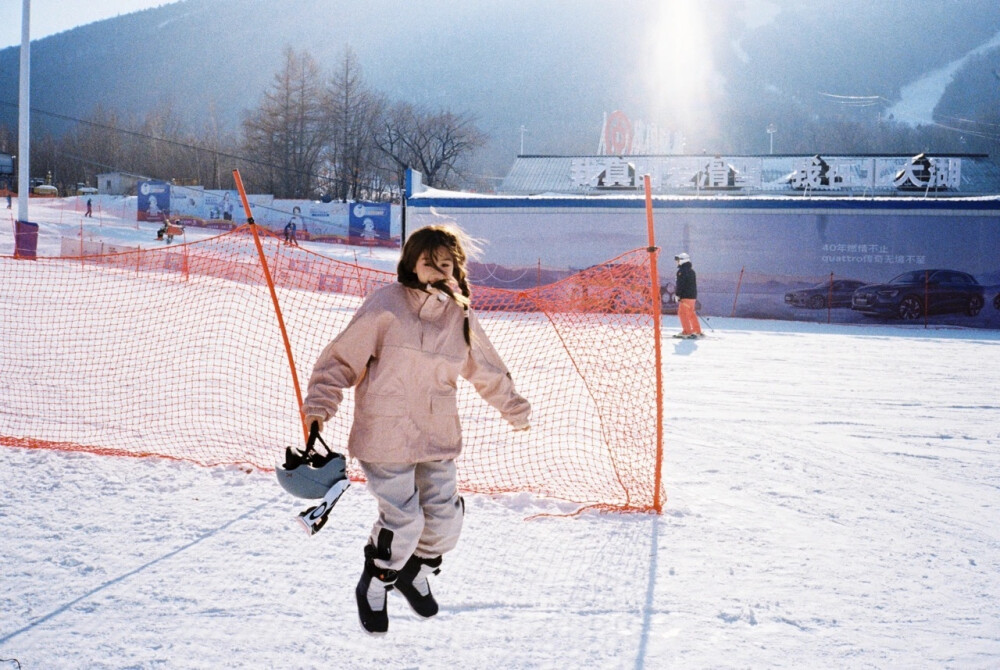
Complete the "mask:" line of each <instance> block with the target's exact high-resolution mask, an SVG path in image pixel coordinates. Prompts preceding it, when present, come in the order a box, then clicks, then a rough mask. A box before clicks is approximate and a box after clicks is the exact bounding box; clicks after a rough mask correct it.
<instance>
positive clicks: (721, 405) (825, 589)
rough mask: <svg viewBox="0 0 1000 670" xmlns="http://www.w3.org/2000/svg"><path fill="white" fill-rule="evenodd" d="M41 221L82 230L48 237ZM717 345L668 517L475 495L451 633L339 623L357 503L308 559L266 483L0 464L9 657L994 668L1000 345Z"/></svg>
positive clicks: (673, 431) (738, 341)
mask: <svg viewBox="0 0 1000 670" xmlns="http://www.w3.org/2000/svg"><path fill="white" fill-rule="evenodd" d="M32 205H33V208H34V203H32ZM32 218H33V219H36V217H35V216H32ZM36 220H37V219H36ZM52 225H61V226H65V227H66V230H67V231H68V230H70V229H71V228H72V227H73V226H76V227H77V228H78V227H79V221H76V220H74V221H69V222H66V223H64V224H46V225H45V226H44V228H45V229H46V230H45V231H43V240H45V239H49V238H50V237H56V233H54V232H52V231H51V230H49V228H50V226H52ZM88 225H89V224H88ZM128 225H134V223H133V224H127V223H123V224H122V226H123V227H127V226H128ZM8 231H9V228H7V229H6V230H0V253H9V248H10V245H11V242H10V239H9V232H8ZM147 232H148V231H147ZM118 234H120V235H122V236H125V233H124V232H119V233H118ZM49 242H51V240H49ZM152 244H155V243H151V245H152ZM4 245H6V246H4ZM318 246H322V247H324V248H332V247H331V245H318ZM349 251H350V250H347V251H345V252H344V253H348V252H349ZM321 252H322V251H321ZM365 253H367V252H365ZM390 261H391V259H388V258H387V259H384V262H385V263H389V262H390ZM664 324H665V331H666V332H667V333H670V332H673V330H674V329H676V328H677V327H678V324H677V320H676V317H673V316H666V317H664ZM709 325H710V328H711V329H706V330H707V332H708V334H709V337H708V338H707V339H705V340H702V341H694V342H692V341H686V340H685V341H681V340H672V339H667V340H665V354H666V355H665V362H664V372H665V384H666V398H665V403H664V411H665V418H666V436H665V462H664V467H663V477H664V488H665V491H666V494H667V502H666V506H665V510H664V513H663V514H662V515H661V516H655V515H619V514H607V513H601V512H597V511H586V512H583V513H581V514H579V515H576V516H561V515H560V514H561V513H562V512H565V511H566V507H565V505H564V504H557V503H555V502H552V501H548V500H545V499H542V498H537V497H533V496H529V495H524V494H522V495H507V496H482V495H475V496H469V497H468V499H467V516H466V527H465V531H464V534H463V537H462V540H461V542H460V543H459V546H458V548H457V549H456V550H455V551H454V552H452V553H451V554H449V555H448V556H446V557H445V563H444V566H443V570H442V573H441V575H439V576H438V577H436V578H434V581H433V587H434V589H435V593H436V594H437V596H438V599H439V601H440V602H441V607H442V610H441V613H440V614H439V615H438V616H437V617H436V618H435V619H432V620H429V621H423V620H418V618H417V617H416V615H414V614H413V613H412V612H410V611H409V608H408V607H407V606H406V604H405V601H403V600H402V599H401V598H399V597H398V596H396V595H392V594H391V595H390V601H389V609H390V630H389V633H388V635H386V636H385V637H382V638H373V637H370V636H368V635H366V634H365V633H363V632H362V631H361V629H360V626H359V625H358V623H357V615H356V611H355V606H354V596H353V588H354V584H355V583H356V580H357V577H358V575H359V573H360V568H361V550H362V546H363V544H364V542H365V540H366V538H367V533H368V529H369V527H370V524H371V522H372V520H373V519H374V516H375V513H376V510H375V505H374V502H373V501H372V499H371V497H370V496H368V495H367V493H366V492H365V490H364V486H363V485H362V484H356V485H355V486H353V487H352V488H351V489H350V490H349V491H348V492H347V494H345V496H344V498H343V499H342V500H341V502H340V503H339V504H338V506H337V507H336V509H335V510H334V513H333V516H332V518H331V520H330V523H329V524H328V525H327V526H326V528H324V529H323V530H322V532H320V533H319V534H318V535H316V536H314V537H306V536H305V535H304V534H303V533H302V532H301V531H300V530H299V529H298V528H297V526H296V524H295V523H294V522H293V516H294V515H295V513H296V512H297V511H299V510H300V509H301V507H302V506H301V505H300V504H299V502H300V501H296V500H293V499H290V498H289V497H288V496H287V494H285V493H284V492H283V491H282V490H281V489H280V487H278V486H277V485H276V482H275V481H274V475H273V474H269V473H264V472H257V471H246V470H244V469H241V468H238V467H235V466H230V467H215V468H201V467H197V466H194V465H190V464H186V463H179V462H172V461H166V460H160V459H154V458H144V459H143V458H135V459H133V458H118V457H108V456H95V455H90V454H81V453H65V452H58V451H45V450H29V449H21V448H10V447H0V491H2V492H3V494H2V496H0V537H2V538H4V539H3V541H2V542H0V612H2V613H3V614H2V616H0V659H17V661H18V662H19V664H20V667H22V668H54V669H58V668H83V667H86V668H257V667H260V668H272V667H279V668H319V667H337V668H373V667H381V668H594V667H596V668H675V667H676V668H778V667H792V668H815V667H824V668H872V667H878V668H928V667H934V668H983V669H986V668H995V667H998V666H1000V525H998V524H997V522H996V520H997V518H998V513H1000V400H998V395H997V392H996V371H997V370H998V369H1000V332H997V331H983V330H964V329H958V328H946V329H924V328H923V327H921V326H912V327H911V326H873V325H866V326H854V325H851V326H836V325H825V324H809V323H798V322H769V321H751V320H740V319H724V318H715V317H713V318H711V319H710V322H709ZM3 388H4V385H3V383H2V380H0V402H3ZM538 514H542V516H536V515H538ZM6 667H16V666H15V664H14V662H13V661H11V660H7V661H0V668H6Z"/></svg>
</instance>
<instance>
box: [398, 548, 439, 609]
mask: <svg viewBox="0 0 1000 670" xmlns="http://www.w3.org/2000/svg"><path fill="white" fill-rule="evenodd" d="M439 572H441V557H440V556H436V557H434V558H420V557H418V556H416V555H414V556H410V560H408V561H407V562H406V565H404V566H403V569H402V570H400V571H399V574H398V576H397V577H396V590H397V591H399V592H400V593H401V594H403V597H404V598H406V602H408V603H410V607H412V608H413V611H414V612H416V613H417V614H419V615H420V616H422V617H424V618H427V617H432V616H434V615H435V614H437V613H438V604H437V601H436V600H434V594H432V593H431V585H430V582H429V581H428V577H430V576H431V575H436V574H438V573H439Z"/></svg>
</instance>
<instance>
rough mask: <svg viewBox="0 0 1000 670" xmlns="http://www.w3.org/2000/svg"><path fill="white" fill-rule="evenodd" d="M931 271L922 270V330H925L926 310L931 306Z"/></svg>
mask: <svg viewBox="0 0 1000 670" xmlns="http://www.w3.org/2000/svg"><path fill="white" fill-rule="evenodd" d="M930 284H931V271H930V270H924V328H927V308H928V307H929V306H930V304H931V296H930V292H931V289H930Z"/></svg>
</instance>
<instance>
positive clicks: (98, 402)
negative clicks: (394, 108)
mask: <svg viewBox="0 0 1000 670" xmlns="http://www.w3.org/2000/svg"><path fill="white" fill-rule="evenodd" d="M249 230H250V229H249V227H248V226H243V227H241V228H238V229H236V230H234V231H232V232H227V233H224V234H222V235H219V236H217V237H213V238H209V239H206V240H202V241H199V242H192V243H187V244H181V245H174V246H171V247H168V248H162V249H161V248H158V249H155V250H132V251H123V252H120V253H112V254H100V255H91V256H80V255H78V254H79V250H80V243H79V242H78V241H72V242H70V243H69V244H67V245H66V247H65V248H64V249H63V253H64V254H70V255H64V256H63V257H60V258H38V259H37V260H19V259H14V258H10V257H0V276H2V277H3V282H2V283H0V314H2V317H0V340H2V342H3V346H2V348H0V401H2V402H0V444H4V445H11V446H34V447H44V448H63V449H84V450H88V451H93V452H96V453H107V454H119V455H120V454H132V455H158V456H163V457H168V458H177V459H184V460H189V461H193V462H197V463H201V464H221V463H246V464H249V465H252V466H254V467H259V468H265V469H269V468H273V466H274V464H275V461H276V460H277V459H278V458H279V457H280V456H281V455H282V453H283V450H284V447H285V446H286V445H290V444H299V443H301V441H302V426H301V421H300V417H299V408H298V402H297V399H296V395H295V390H294V388H293V383H292V375H291V371H290V369H289V364H288V358H287V356H286V351H285V347H284V345H283V341H282V336H281V334H280V333H279V329H278V322H277V319H276V314H275V311H274V307H273V305H272V301H271V297H270V295H269V290H268V287H267V285H266V283H265V279H264V275H263V271H262V266H261V263H260V258H259V256H258V254H257V250H256V249H255V246H254V241H253V237H252V236H251V235H250V234H249V232H248V231H249ZM259 233H260V237H261V243H262V249H263V253H264V257H265V258H266V260H267V265H268V267H269V269H270V272H271V273H272V275H273V279H274V285H275V290H276V293H277V297H278V300H279V302H280V306H281V312H282V314H283V319H284V323H285V326H286V329H287V333H288V339H289V344H290V347H291V350H292V353H293V355H294V356H293V357H294V361H295V364H296V366H297V368H298V369H297V375H298V378H299V379H300V380H302V381H303V383H304V382H305V380H308V378H309V374H310V372H311V369H312V365H313V363H314V362H315V360H316V358H317V357H318V355H319V353H320V351H321V349H322V348H323V347H324V346H325V345H326V343H327V342H328V341H329V340H330V339H332V338H333V337H334V336H335V335H336V334H337V333H338V332H340V330H341V329H342V328H343V327H344V326H345V325H346V324H347V322H348V321H349V319H350V318H351V316H352V315H353V313H354V311H355V309H356V308H357V307H358V305H359V304H360V303H361V300H362V297H363V296H364V295H365V294H367V293H368V292H369V291H370V290H372V289H373V288H374V287H376V286H379V285H382V284H385V283H387V282H393V281H395V275H394V274H390V273H386V272H380V271H377V270H372V269H369V268H365V267H361V266H358V265H352V264H347V263H343V262H339V261H335V260H331V259H328V258H325V257H323V256H320V255H318V254H315V253H312V252H310V251H307V250H304V249H301V248H299V247H294V246H286V245H283V244H281V243H280V241H279V240H278V239H277V237H275V236H273V235H271V234H269V233H267V232H266V231H263V230H260V231H259ZM649 259H650V254H649V253H648V252H647V250H645V249H643V250H637V251H633V252H630V253H627V254H624V255H622V256H620V257H618V258H616V259H614V260H612V261H609V262H608V263H605V264H603V265H601V266H597V267H594V268H590V269H588V270H586V271H584V272H581V273H579V274H577V275H574V276H571V277H569V278H567V279H564V280H562V281H560V282H557V283H554V284H550V285H547V286H542V287H539V288H534V289H526V290H521V291H507V290H500V289H490V288H482V287H480V288H476V287H473V298H474V308H475V309H476V310H477V312H478V314H479V318H480V320H481V322H482V324H483V327H484V328H485V330H486V332H487V334H488V335H489V337H490V339H491V340H492V341H493V343H494V345H495V346H496V347H497V349H498V350H499V352H500V354H501V356H502V357H503V358H504V360H505V362H506V363H507V365H508V366H509V368H510V369H511V373H512V375H513V377H514V379H515V382H516V383H517V387H518V390H519V391H520V392H521V393H522V394H523V395H524V396H525V397H527V398H528V399H529V400H530V401H531V403H532V406H533V409H534V416H533V420H532V429H531V430H530V431H529V432H527V433H523V432H522V433H518V432H513V431H511V430H510V428H509V426H507V424H506V422H504V421H503V420H502V419H500V417H499V415H498V414H497V412H496V411H495V410H494V409H493V408H491V407H489V406H488V405H486V403H485V402H483V401H482V400H481V399H480V398H479V397H478V396H477V395H476V394H475V391H474V390H473V389H472V387H471V385H469V384H467V383H465V382H461V386H460V389H459V402H460V413H461V418H462V424H463V427H464V435H465V450H464V453H463V455H462V458H461V460H460V461H459V473H460V474H459V477H460V482H459V483H460V486H462V488H463V489H465V490H467V491H473V492H521V491H527V492H532V493H536V494H539V495H544V496H551V497H553V498H557V499H563V500H568V501H574V502H578V503H581V504H585V505H595V506H601V507H608V508H616V509H637V510H648V509H653V508H654V504H657V505H658V503H654V501H658V496H656V495H655V491H654V488H655V486H656V484H655V483H654V482H655V481H656V478H655V475H656V473H655V470H656V457H657V448H658V444H657V442H658V438H657V429H656V421H657V407H656V405H657V401H656V390H655V386H656V383H655V373H656V371H655V367H656V366H655V359H654V353H653V352H654V349H653V317H652V316H651V314H652V305H651V303H652V298H651V292H650V285H651V284H650V268H649V262H650V260H649ZM303 391H304V389H303ZM352 414H353V394H352V393H351V392H350V391H348V392H347V394H346V395H345V402H344V405H343V406H342V408H341V412H340V415H339V416H337V417H335V418H334V419H332V420H331V421H330V422H328V427H327V428H326V429H325V436H326V437H327V438H328V440H327V441H328V442H330V443H331V444H333V445H341V446H342V445H344V444H345V443H346V439H347V433H348V430H349V424H350V418H351V416H352ZM352 468H353V469H352V474H353V475H355V476H357V475H358V474H359V470H358V469H357V468H356V467H354V464H352Z"/></svg>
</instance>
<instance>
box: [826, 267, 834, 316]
mask: <svg viewBox="0 0 1000 670" xmlns="http://www.w3.org/2000/svg"><path fill="white" fill-rule="evenodd" d="M832 318H833V273H832V272H831V273H830V287H829V290H828V291H827V297H826V322H827V323H830V320H831V319H832Z"/></svg>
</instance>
